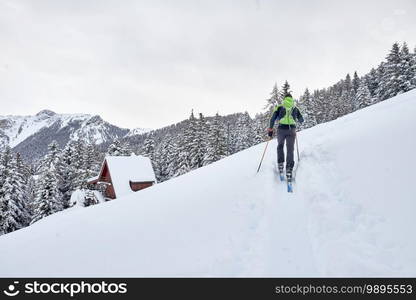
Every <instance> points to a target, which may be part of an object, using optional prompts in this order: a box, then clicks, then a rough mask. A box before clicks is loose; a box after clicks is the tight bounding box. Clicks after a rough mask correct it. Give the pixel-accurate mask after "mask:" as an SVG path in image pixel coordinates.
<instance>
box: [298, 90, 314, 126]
mask: <svg viewBox="0 0 416 300" xmlns="http://www.w3.org/2000/svg"><path fill="white" fill-rule="evenodd" d="M299 100H300V101H299V104H298V106H299V109H300V111H301V113H302V116H303V119H304V120H305V121H304V123H303V124H302V125H301V128H302V129H306V128H310V127H313V126H315V125H316V118H315V114H314V105H313V103H312V101H313V99H312V95H311V94H310V92H309V89H308V88H306V89H305V92H304V93H303V95H302V96H301V97H300V99H299Z"/></svg>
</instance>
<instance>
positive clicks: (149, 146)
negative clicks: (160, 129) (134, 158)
mask: <svg viewBox="0 0 416 300" xmlns="http://www.w3.org/2000/svg"><path fill="white" fill-rule="evenodd" d="M140 153H141V154H142V155H143V156H146V157H148V158H150V160H151V161H154V159H155V141H154V139H153V138H152V137H151V136H149V137H148V138H147V139H146V140H145V141H144V144H143V148H142V151H141V152H140Z"/></svg>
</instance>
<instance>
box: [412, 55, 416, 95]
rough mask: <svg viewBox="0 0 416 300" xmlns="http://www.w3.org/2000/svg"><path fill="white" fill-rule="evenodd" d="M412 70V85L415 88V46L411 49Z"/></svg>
mask: <svg viewBox="0 0 416 300" xmlns="http://www.w3.org/2000/svg"><path fill="white" fill-rule="evenodd" d="M412 70H413V80H412V87H413V88H416V47H415V49H414V50H413V60H412Z"/></svg>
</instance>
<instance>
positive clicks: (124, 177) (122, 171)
mask: <svg viewBox="0 0 416 300" xmlns="http://www.w3.org/2000/svg"><path fill="white" fill-rule="evenodd" d="M105 160H106V161H107V166H108V169H109V170H110V175H111V181H112V182H113V187H114V191H115V193H116V197H117V198H119V197H122V196H124V195H126V194H129V193H132V192H133V191H132V189H131V187H130V181H132V182H149V181H153V182H156V177H155V173H154V171H153V167H152V163H151V161H150V159H149V158H147V157H144V156H140V155H134V154H133V155H131V156H106V158H105Z"/></svg>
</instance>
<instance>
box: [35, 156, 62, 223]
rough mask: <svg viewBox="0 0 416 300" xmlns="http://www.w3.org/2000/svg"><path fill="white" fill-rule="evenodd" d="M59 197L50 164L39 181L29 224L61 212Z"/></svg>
mask: <svg viewBox="0 0 416 300" xmlns="http://www.w3.org/2000/svg"><path fill="white" fill-rule="evenodd" d="M61 197H62V196H61V193H60V191H59V190H58V179H57V176H56V170H55V166H54V165H53V164H51V166H50V167H49V169H48V170H47V171H46V172H45V173H44V174H42V176H41V178H40V179H39V182H38V186H37V193H36V198H35V201H34V212H33V218H32V221H31V224H33V223H35V222H37V221H39V220H40V219H42V218H44V217H47V216H49V215H51V214H54V213H56V212H58V211H61V210H62V209H63V205H62V198H61Z"/></svg>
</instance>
